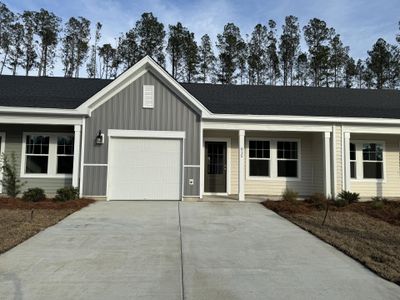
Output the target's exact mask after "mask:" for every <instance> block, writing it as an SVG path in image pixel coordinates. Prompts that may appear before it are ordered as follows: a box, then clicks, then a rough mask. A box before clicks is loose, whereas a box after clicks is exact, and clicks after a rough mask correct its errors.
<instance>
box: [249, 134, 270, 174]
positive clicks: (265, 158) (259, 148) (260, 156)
mask: <svg viewBox="0 0 400 300" xmlns="http://www.w3.org/2000/svg"><path fill="white" fill-rule="evenodd" d="M269 161H270V142H269V141H262V140H258V141H255V140H251V141H249V175H250V176H258V177H268V176H270V163H269Z"/></svg>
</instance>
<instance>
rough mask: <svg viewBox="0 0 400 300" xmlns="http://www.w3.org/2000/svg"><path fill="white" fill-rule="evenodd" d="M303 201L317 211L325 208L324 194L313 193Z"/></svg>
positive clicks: (325, 199)
mask: <svg viewBox="0 0 400 300" xmlns="http://www.w3.org/2000/svg"><path fill="white" fill-rule="evenodd" d="M304 201H305V202H307V203H309V204H311V205H312V206H314V207H315V208H317V209H324V208H325V207H326V203H327V201H328V199H327V198H326V197H325V195H324V194H321V193H315V194H313V195H311V196H310V197H309V198H307V199H305V200H304Z"/></svg>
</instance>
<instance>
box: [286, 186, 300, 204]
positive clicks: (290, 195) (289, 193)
mask: <svg viewBox="0 0 400 300" xmlns="http://www.w3.org/2000/svg"><path fill="white" fill-rule="evenodd" d="M297 197H299V193H297V192H296V191H294V190H292V189H289V188H287V189H285V190H284V192H283V193H282V200H284V201H296V200H297Z"/></svg>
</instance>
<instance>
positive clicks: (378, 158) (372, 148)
mask: <svg viewBox="0 0 400 300" xmlns="http://www.w3.org/2000/svg"><path fill="white" fill-rule="evenodd" d="M362 152H363V176H364V178H375V179H382V178H383V146H382V145H381V144H376V143H368V144H363V145H362Z"/></svg>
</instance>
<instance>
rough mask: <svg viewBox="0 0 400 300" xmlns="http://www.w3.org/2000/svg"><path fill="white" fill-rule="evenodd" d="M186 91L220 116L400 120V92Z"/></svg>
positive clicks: (189, 86)
mask: <svg viewBox="0 0 400 300" xmlns="http://www.w3.org/2000/svg"><path fill="white" fill-rule="evenodd" d="M182 85H183V87H184V88H185V89H186V90H187V91H189V92H190V93H191V94H192V95H193V96H194V97H196V98H197V99H198V100H199V101H200V102H202V103H203V105H204V106H206V107H207V108H208V109H209V110H210V111H211V112H213V113H218V114H245V115H298V116H334V117H372V118H400V91H397V90H366V89H364V90H363V89H346V88H322V87H321V88H314V87H283V86H268V85H259V86H255V85H216V84H200V83H183V84H182Z"/></svg>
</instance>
